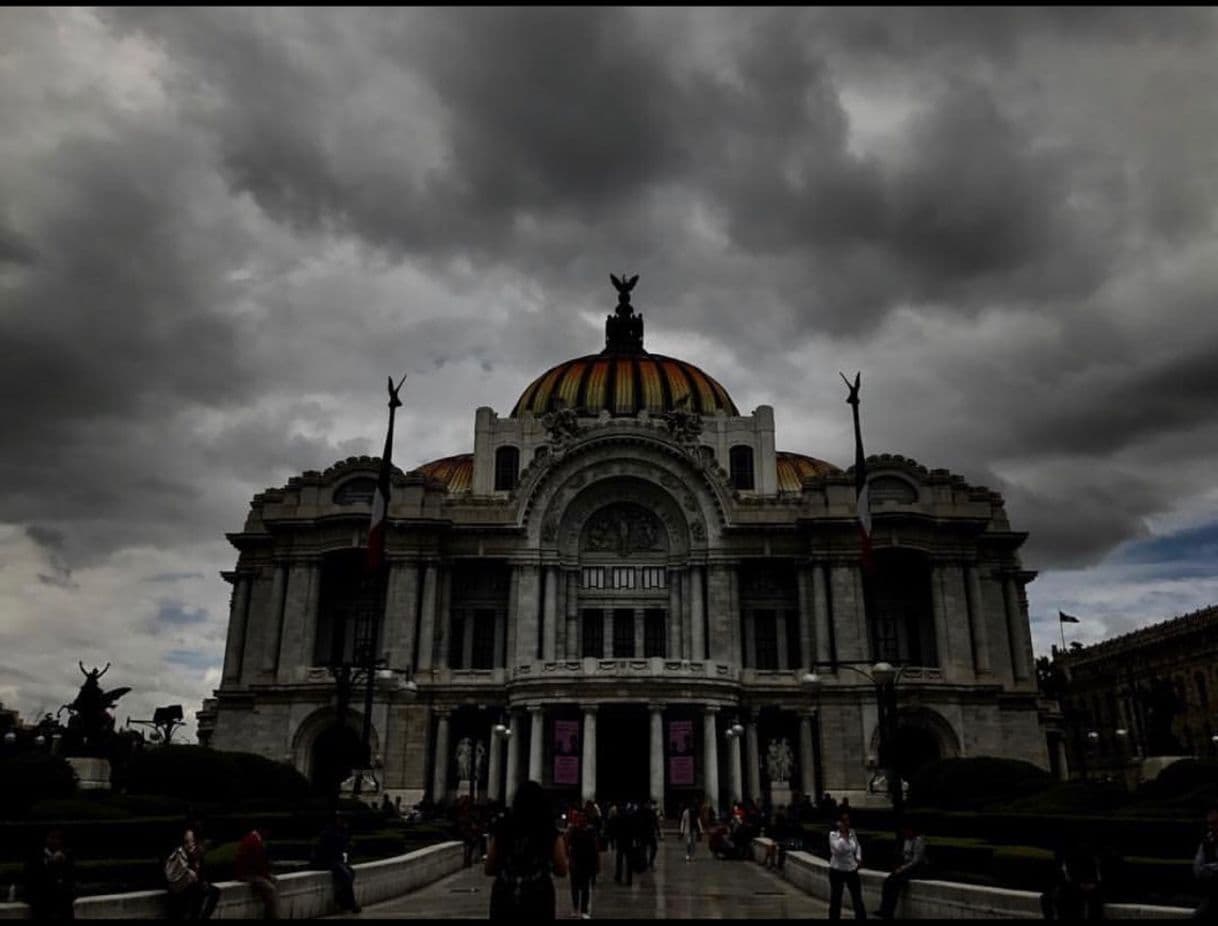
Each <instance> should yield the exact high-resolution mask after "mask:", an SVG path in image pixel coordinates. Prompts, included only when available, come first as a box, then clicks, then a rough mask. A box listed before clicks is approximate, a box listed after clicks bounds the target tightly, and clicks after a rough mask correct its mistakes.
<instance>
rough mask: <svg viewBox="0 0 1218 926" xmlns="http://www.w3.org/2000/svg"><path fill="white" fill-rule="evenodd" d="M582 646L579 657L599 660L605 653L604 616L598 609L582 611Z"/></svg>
mask: <svg viewBox="0 0 1218 926" xmlns="http://www.w3.org/2000/svg"><path fill="white" fill-rule="evenodd" d="M582 629H583V645H582V646H581V647H580V655H581V656H583V657H584V658H588V657H591V658H593V659H600V658H601V656H603V655H604V653H605V615H604V613H603V612H602V611H601V609H600V608H591V609H589V610H586V611H584V617H583V628H582Z"/></svg>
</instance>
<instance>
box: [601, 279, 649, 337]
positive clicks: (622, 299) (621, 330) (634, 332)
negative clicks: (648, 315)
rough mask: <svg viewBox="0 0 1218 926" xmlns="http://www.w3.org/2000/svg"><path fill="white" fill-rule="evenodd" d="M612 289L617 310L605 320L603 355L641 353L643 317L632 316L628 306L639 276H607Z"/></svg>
mask: <svg viewBox="0 0 1218 926" xmlns="http://www.w3.org/2000/svg"><path fill="white" fill-rule="evenodd" d="M609 280H610V281H611V282H612V283H613V288H614V289H616V290H617V309H616V310H615V312H614V314H613V315H610V316H609V317H608V318H606V319H605V351H604V352H605V353H632V354H633V353H642V351H643V316H642V315H635V314H634V307H633V306H632V305H631V304H630V291H631V290H632V289H634V287H635V284H636V283H638V282H639V275H638V274H637V273H636V274H635V275H634V276H632V277H630V278H629V279H627V277H626V274H624V273H623V274H622V275H621V276H620V277H618V276H616V275H615V274H612V273H611V274H609Z"/></svg>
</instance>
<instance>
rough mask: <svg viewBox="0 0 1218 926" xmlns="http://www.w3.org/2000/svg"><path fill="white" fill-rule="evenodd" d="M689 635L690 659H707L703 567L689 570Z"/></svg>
mask: <svg viewBox="0 0 1218 926" xmlns="http://www.w3.org/2000/svg"><path fill="white" fill-rule="evenodd" d="M689 635H690V641H691V643H692V645H691V647H690V649H691V652H690V657H689V658H690V659H693V660H694V661H695V662H696V661H698V660H702V659H705V658H706V612H705V610H704V607H703V598H702V567H701V566H691V567H690V568H689Z"/></svg>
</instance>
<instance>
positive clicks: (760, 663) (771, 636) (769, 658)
mask: <svg viewBox="0 0 1218 926" xmlns="http://www.w3.org/2000/svg"><path fill="white" fill-rule="evenodd" d="M753 632H754V633H755V634H756V635H757V668H758V669H769V670H771V671H772V670H774V669H777V668H778V624H777V622H776V621H775V617H774V612H773V611H770V610H765V611H756V612H754V614H753Z"/></svg>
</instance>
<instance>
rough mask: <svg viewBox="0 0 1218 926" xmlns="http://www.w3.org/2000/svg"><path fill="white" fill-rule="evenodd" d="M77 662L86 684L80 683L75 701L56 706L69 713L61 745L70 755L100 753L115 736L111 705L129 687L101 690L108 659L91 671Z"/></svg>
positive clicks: (96, 754) (103, 752) (103, 751)
mask: <svg viewBox="0 0 1218 926" xmlns="http://www.w3.org/2000/svg"><path fill="white" fill-rule="evenodd" d="M77 664H78V665H79V666H80V672H81V674H82V675H84V677H85V683H84V684H83V685H81V686H80V691H79V692H78V693H77V695H76V700H74V701H73V702H72V703H71V704H65V705H64V706H63V707H61V708H60V709H59V710H60V711H61V712H62V711H65V710H66V711H68V712H70V713H71V717H70V718H69V720H68V724H67V732H66V733H65V735H64V744H65V747H66V751H67V753H68V754H69V755H94V756H103V755H106V753H107V751H108V750H109V747H110V746H111V745H112V744H111V741H112V740H113V738H114V717H112V716H111V715H110V708H112V707H114V705H115V704H116V703H117V702H118V699H119V698H121V697H122V696H123V695H125V694H126V693H127V692H129V691H130V690H131V689H130V688H112V689H111V690H109V691H104V690H103V689H102V687H101V684H100V682H99V680H100V679H101V677H102V676H103V675H105V674H106V672H108V671H109V669H110V663H108V662H107V663H106V667H105V668H104V669H98V668H97V667H96V666H94V667H93V668H92V669H91V670H86V669H85V664H84V663H83V662H81V661H79V660H78V661H77Z"/></svg>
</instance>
